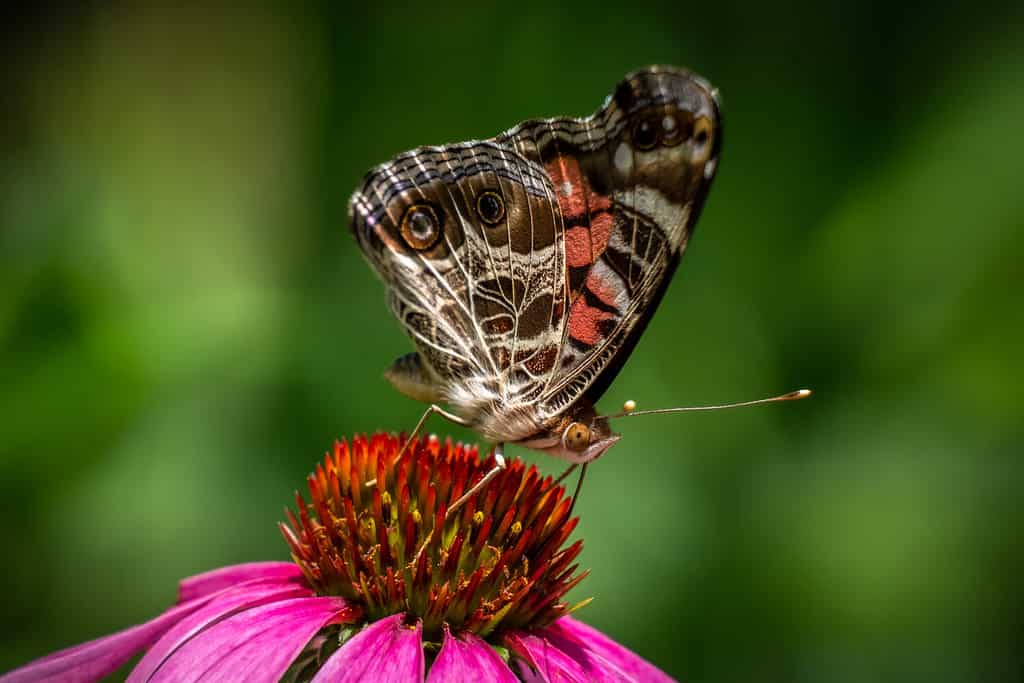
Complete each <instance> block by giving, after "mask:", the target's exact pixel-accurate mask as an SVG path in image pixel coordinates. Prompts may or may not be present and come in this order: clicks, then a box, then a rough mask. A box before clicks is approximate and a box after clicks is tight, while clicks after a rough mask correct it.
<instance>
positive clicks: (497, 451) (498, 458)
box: [444, 443, 505, 520]
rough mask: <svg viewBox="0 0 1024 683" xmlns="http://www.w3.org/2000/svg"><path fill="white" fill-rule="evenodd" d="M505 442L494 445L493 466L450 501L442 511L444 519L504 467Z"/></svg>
mask: <svg viewBox="0 0 1024 683" xmlns="http://www.w3.org/2000/svg"><path fill="white" fill-rule="evenodd" d="M504 450H505V444H503V443H498V444H495V445H494V467H492V468H491V469H490V471H489V472H487V474H485V475H484V476H483V478H481V479H480V481H478V482H477V483H475V484H473V486H471V487H470V489H469V490H468V491H466V492H465V493H463V494H462V495H461V496H459V499H458V500H457V501H455V502H454V503H452V506H451V507H450V508H448V511H447V512H445V513H444V518H445V520H447V519H448V516H449V515H451V514H452V513H453V512H455V511H456V510H458V509H459V508H460V507H462V506H463V505H465V504H466V501H467V500H469V499H470V498H472V497H473V496H475V495H476V494H478V493H479V492H480V489H482V488H483V487H485V486H487V483H488V482H489V481H491V479H494V478H495V477H496V476H498V473H499V472H501V471H502V470H503V469H505V454H504V453H503V451H504Z"/></svg>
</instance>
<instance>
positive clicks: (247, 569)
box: [178, 562, 302, 604]
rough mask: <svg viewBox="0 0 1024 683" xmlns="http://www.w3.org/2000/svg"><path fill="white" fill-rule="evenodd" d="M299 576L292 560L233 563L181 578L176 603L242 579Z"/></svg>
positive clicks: (192, 598) (199, 596) (279, 579)
mask: <svg viewBox="0 0 1024 683" xmlns="http://www.w3.org/2000/svg"><path fill="white" fill-rule="evenodd" d="M300 576H302V571H301V570H300V569H299V567H298V565H296V564H295V563H294V562H249V563H248V564H234V565H231V566H230V567H221V568H220V569H214V570H213V571H209V572H205V573H203V574H196V575H195V576H190V577H188V578H187V579H183V580H182V581H181V583H180V584H179V585H178V603H179V604H180V603H183V602H187V601H189V600H195V599H196V598H201V597H204V596H206V595H209V594H210V593H216V592H217V591H220V590H223V589H225V588H232V587H234V586H237V585H238V584H239V583H242V582H243V581H252V580H254V579H260V580H264V581H268V582H269V581H288V580H290V579H297V578H298V577H300Z"/></svg>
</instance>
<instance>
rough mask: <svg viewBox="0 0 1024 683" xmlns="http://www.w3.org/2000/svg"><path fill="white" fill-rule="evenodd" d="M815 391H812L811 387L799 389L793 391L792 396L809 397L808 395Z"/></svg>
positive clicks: (797, 397)
mask: <svg viewBox="0 0 1024 683" xmlns="http://www.w3.org/2000/svg"><path fill="white" fill-rule="evenodd" d="M813 393H814V392H813V391H811V390H810V389H797V390H796V391H794V392H793V393H792V396H793V398H796V399H800V398H807V397H808V396H810V395H811V394H813Z"/></svg>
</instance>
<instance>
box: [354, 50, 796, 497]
mask: <svg viewBox="0 0 1024 683" xmlns="http://www.w3.org/2000/svg"><path fill="white" fill-rule="evenodd" d="M721 148H722V119H721V114H720V112H719V101H718V94H717V91H716V90H715V89H714V88H712V87H711V85H710V84H709V83H708V82H707V81H705V80H704V79H703V78H701V77H700V76H697V75H695V74H693V73H690V72H687V71H684V70H681V69H676V68H672V67H663V66H654V67H649V68H646V69H641V70H639V71H636V72H634V73H631V74H629V75H627V76H626V77H625V79H624V80H623V81H622V82H620V83H619V84H618V85H617V86H616V88H615V90H614V91H613V92H612V94H611V95H610V96H608V98H607V99H606V100H605V103H604V105H603V106H602V107H601V108H600V109H598V110H597V111H596V112H594V113H593V114H592V115H590V116H588V117H586V118H553V119H537V120H531V121H526V122H524V123H520V124H519V125H517V126H515V127H514V128H512V129H510V130H508V131H506V132H504V133H502V134H500V135H498V136H496V137H494V138H491V139H489V140H475V141H470V142H463V143H457V144H450V145H443V146H440V147H420V148H418V149H415V150H412V151H410V152H405V153H403V154H399V155H398V156H397V157H395V158H394V159H392V160H391V161H388V162H387V163H384V164H381V165H380V166H377V167H376V168H373V169H372V170H371V171H370V172H369V173H367V175H366V177H365V178H364V180H363V183H362V186H361V187H360V188H359V190H358V191H357V192H356V193H355V194H354V195H353V197H352V199H351V202H350V204H349V217H350V223H351V228H352V232H353V234H354V235H355V237H356V240H357V241H358V243H359V246H360V247H361V248H362V250H363V252H364V254H365V255H366V258H367V259H368V260H369V262H370V264H371V265H372V267H373V268H374V270H376V272H377V274H378V275H379V276H380V277H381V279H383V280H384V282H385V284H386V285H387V289H388V297H389V302H390V306H391V310H392V311H393V312H394V314H395V316H396V317H397V318H398V320H399V321H400V322H401V323H402V325H403V326H404V327H405V329H406V331H407V333H408V334H409V336H410V337H411V338H412V340H413V342H414V343H415V345H416V348H417V351H416V352H415V353H412V354H409V355H407V356H403V357H402V358H399V359H398V360H397V361H396V362H395V363H394V365H393V366H392V367H391V368H390V369H389V370H388V371H387V373H386V375H387V378H388V379H389V380H390V381H391V383H392V384H393V385H394V386H395V387H396V388H397V389H398V390H399V391H401V392H402V393H404V394H406V395H408V396H411V397H413V398H415V399H418V400H421V401H425V402H428V403H431V404H432V405H431V407H430V408H429V409H428V410H427V412H426V413H424V416H423V418H422V419H421V420H420V423H419V424H418V425H417V427H416V429H415V430H414V431H413V435H415V434H416V433H417V432H418V431H419V429H420V428H421V427H422V425H423V422H424V421H425V420H426V418H427V417H428V416H429V415H430V414H431V413H437V414H440V415H442V416H444V417H446V418H447V419H449V420H451V421H453V422H456V423H458V424H462V425H466V426H468V427H470V428H472V429H473V430H475V431H476V432H478V433H479V434H481V435H482V436H483V437H484V438H486V439H488V440H490V441H493V442H494V443H495V444H496V449H495V458H496V462H497V467H496V468H495V469H494V470H492V472H491V473H489V475H488V476H487V477H485V478H484V479H483V480H482V481H481V482H479V483H478V484H477V485H476V486H475V487H473V489H472V490H471V491H470V492H469V493H467V494H466V496H464V497H463V498H464V499H465V498H468V496H469V495H471V494H472V493H473V492H474V491H476V490H479V487H481V486H483V485H484V484H485V483H486V481H487V480H488V479H489V478H490V477H491V476H493V475H494V474H496V472H497V471H498V469H499V468H500V467H502V466H503V464H504V460H503V458H502V452H503V446H504V444H505V443H518V444H521V445H523V446H527V447H529V448H532V449H536V450H540V451H544V452H546V453H549V454H551V455H555V456H557V457H560V458H563V459H565V460H568V461H569V462H571V463H573V466H575V464H579V463H584V464H585V463H588V462H590V461H592V460H594V459H595V458H597V457H599V456H600V455H601V454H603V453H604V452H605V451H606V450H607V449H608V448H609V447H611V446H612V445H613V444H614V443H615V442H616V441H618V439H619V435H618V434H616V433H615V432H613V431H612V429H611V428H610V427H609V424H608V417H607V416H599V415H598V414H597V412H596V411H595V408H594V403H595V402H596V401H597V400H598V398H599V397H600V396H601V394H602V393H604V391H605V390H606V389H607V388H608V386H609V384H610V383H611V382H612V380H613V379H614V378H615V375H616V374H617V373H618V372H619V370H620V369H621V368H622V366H623V364H624V363H625V361H626V359H627V358H628V357H629V354H630V352H631V351H632V349H633V347H634V346H635V344H636V343H637V341H638V339H639V337H640V334H641V333H642V332H643V330H644V328H645V326H646V325H647V322H648V321H649V320H650V318H651V316H652V315H653V314H654V311H655V309H656V308H657V306H658V302H659V300H660V299H661V297H662V295H663V294H664V292H665V289H666V287H667V286H668V283H669V280H670V278H671V277H672V273H673V271H674V270H675V269H676V266H677V265H678V263H679V259H680V257H681V256H682V254H683V251H685V249H686V245H687V243H688V242H689V239H690V236H691V234H692V233H693V229H694V225H695V224H696V222H697V218H698V217H699V216H700V212H701V208H702V207H703V205H704V200H705V198H706V197H707V194H708V190H709V188H710V187H711V182H712V180H713V179H714V177H715V171H716V169H717V168H718V157H719V152H720V151H721ZM796 393H799V392H794V394H788V395H786V397H789V398H794V397H797V396H795V394H796ZM786 397H776V398H775V399H767V400H780V399H783V398H786ZM439 403H445V404H447V405H449V406H450V408H451V410H450V411H447V410H444V409H442V408H441V407H440V406H439V405H438V404H439ZM748 403H755V402H748ZM677 410H678V409H677ZM629 412H631V411H630V410H627V411H626V412H624V413H623V414H628V413H629ZM648 412H654V411H648ZM634 414H638V413H634ZM411 438H412V437H410V439H411ZM570 469H571V468H570ZM563 476H564V475H563ZM460 502H461V501H460ZM453 507H454V506H453Z"/></svg>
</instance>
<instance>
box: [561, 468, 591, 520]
mask: <svg viewBox="0 0 1024 683" xmlns="http://www.w3.org/2000/svg"><path fill="white" fill-rule="evenodd" d="M589 464H590V463H589V462H585V463H583V469H581V470H580V478H579V479H577V480H576V490H575V491H573V494H572V502H571V503H569V514H568V515H566V516H567V517H572V509H573V508H574V507H576V501H577V500H578V499H579V497H580V489H582V488H583V477H585V476H587V465H589ZM571 471H572V468H571V467H570V468H569V471H568V472H566V473H565V474H569V472H571ZM562 476H563V477H564V476H565V475H564V474H563V475H562Z"/></svg>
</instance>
